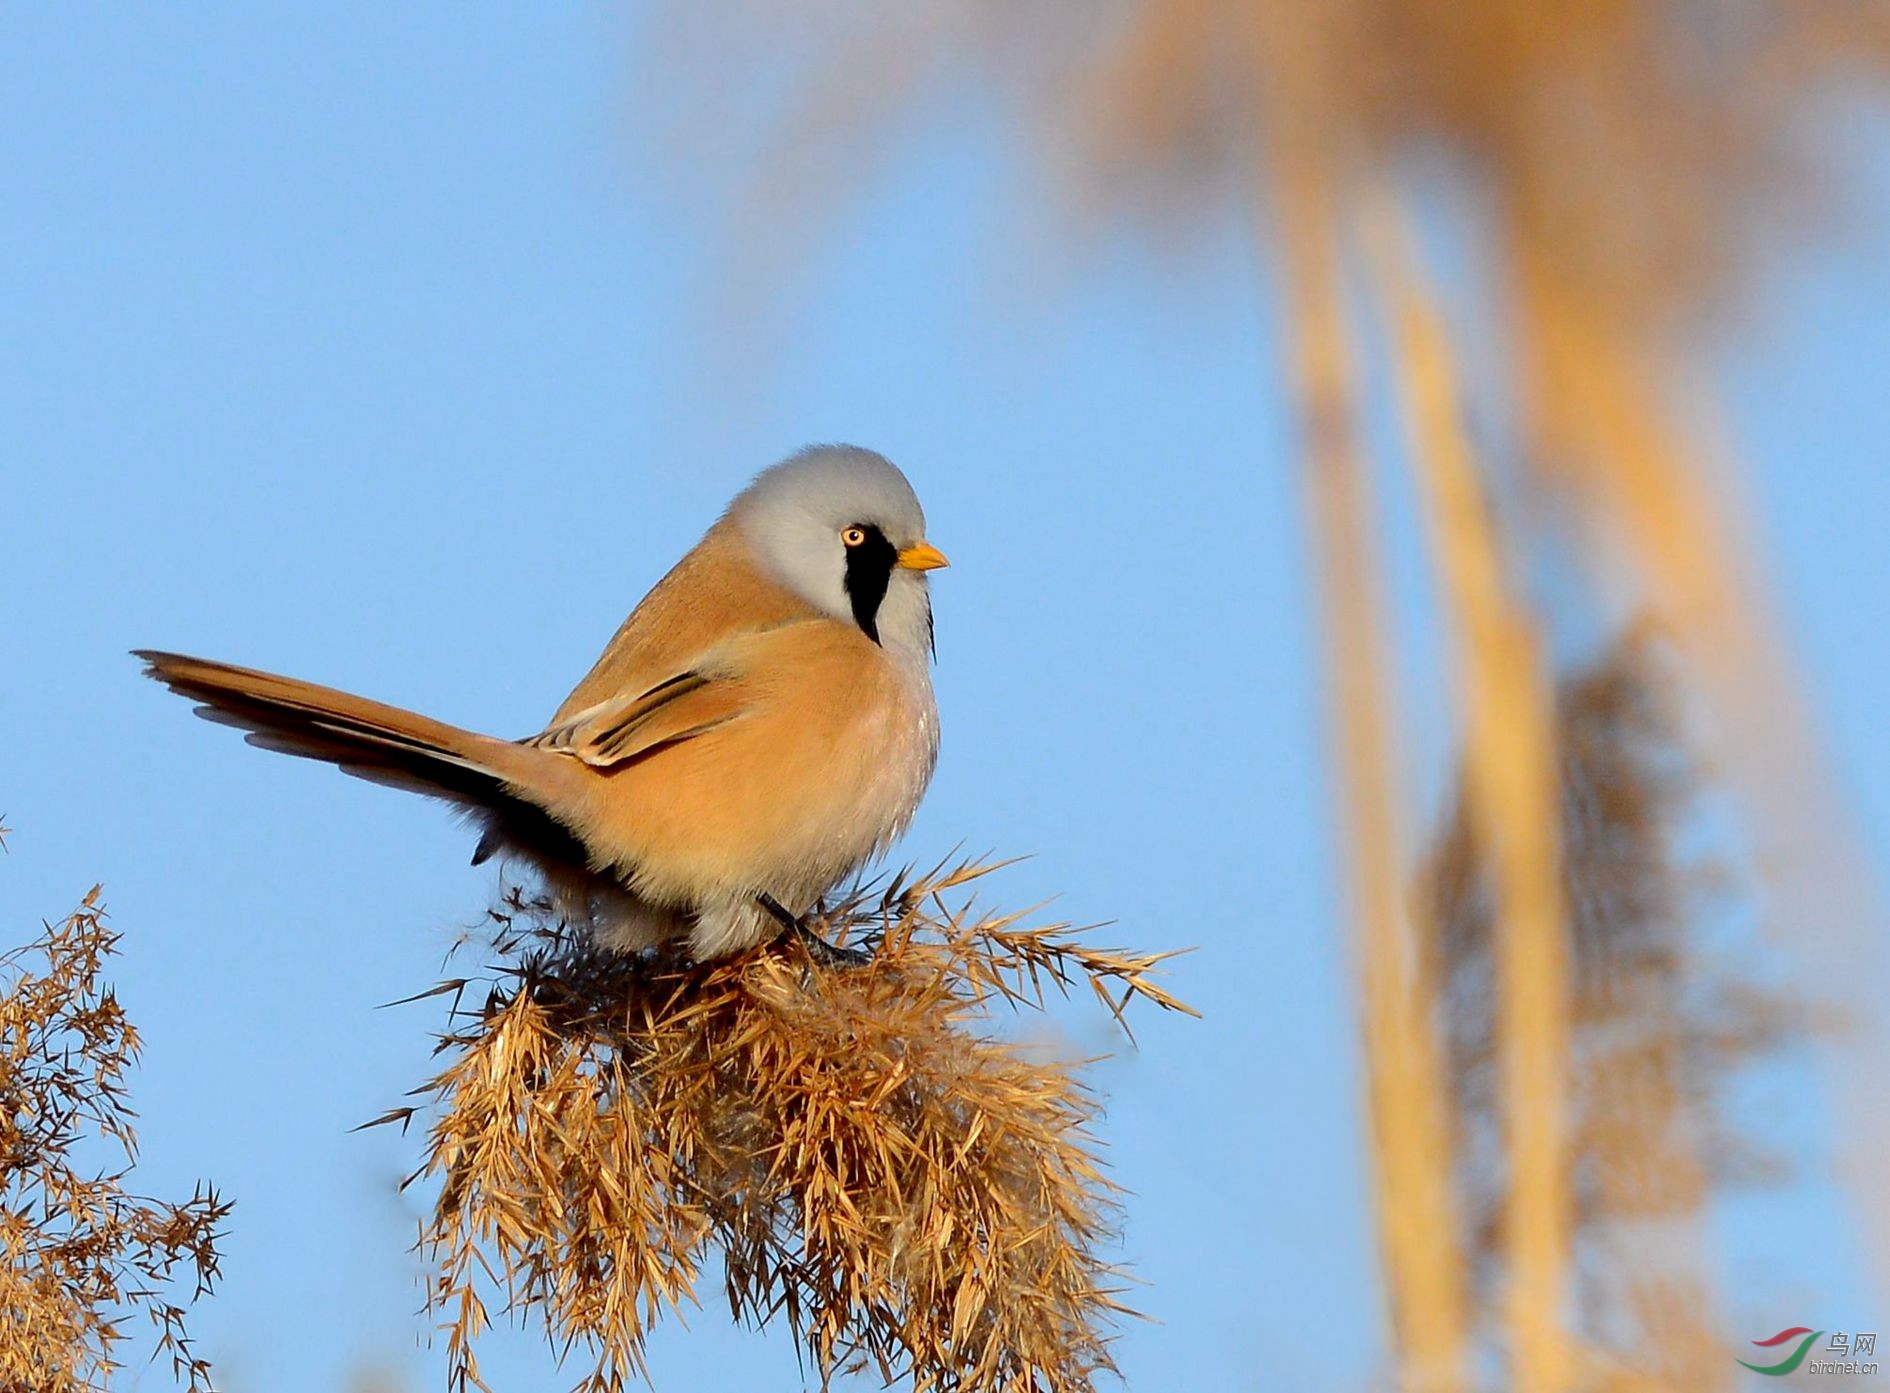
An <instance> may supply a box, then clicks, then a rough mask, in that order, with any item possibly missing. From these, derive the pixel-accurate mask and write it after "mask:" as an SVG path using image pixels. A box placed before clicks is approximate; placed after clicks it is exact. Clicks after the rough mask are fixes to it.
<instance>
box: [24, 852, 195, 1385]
mask: <svg viewBox="0 0 1890 1393" xmlns="http://www.w3.org/2000/svg"><path fill="white" fill-rule="evenodd" d="M99 894H100V892H99V888H98V887H97V886H94V887H93V888H92V890H91V891H90V893H88V894H87V895H86V896H85V898H84V900H83V901H82V903H81V905H80V907H79V909H78V910H77V911H75V912H74V913H73V914H71V915H70V916H68V917H67V918H66V919H64V920H62V921H60V922H59V923H57V924H48V925H46V926H45V927H44V929H43V932H42V933H41V934H40V936H39V937H38V938H37V939H35V940H34V941H33V942H31V943H29V944H27V945H25V946H24V947H21V948H17V949H14V950H13V951H12V952H9V953H7V954H6V955H5V956H4V957H0V1390H7V1393H12V1391H13V1390H20V1391H21V1393H25V1390H29V1389H30V1390H32V1393H80V1391H81V1390H93V1389H101V1388H103V1387H104V1386H105V1384H106V1381H107V1380H108V1378H109V1376H110V1375H111V1374H112V1372H113V1371H114V1370H116V1369H118V1368H120V1367H122V1361H121V1360H120V1358H119V1355H120V1352H121V1350H122V1348H123V1347H124V1345H125V1342H126V1341H128V1340H130V1339H131V1338H132V1335H131V1332H130V1331H128V1330H126V1329H125V1326H126V1324H127V1322H128V1321H131V1320H134V1319H135V1318H136V1317H138V1316H139V1315H142V1316H143V1317H144V1318H145V1320H147V1321H148V1322H149V1323H150V1330H151V1343H152V1345H153V1346H154V1348H153V1351H152V1353H153V1356H154V1357H156V1356H158V1355H168V1356H169V1360H170V1364H171V1370H172V1373H173V1375H174V1376H175V1377H176V1378H177V1379H178V1380H179V1381H180V1382H182V1383H184V1384H185V1385H186V1386H188V1387H189V1388H190V1389H191V1390H193V1393H196V1391H197V1390H208V1389H209V1388H210V1387H211V1380H210V1368H209V1365H208V1364H207V1363H206V1362H205V1361H204V1360H203V1359H201V1358H200V1357H199V1356H198V1355H197V1354H196V1353H195V1351H194V1349H193V1348H192V1346H191V1343H190V1338H189V1333H188V1330H187V1328H186V1324H185V1316H186V1307H187V1306H188V1305H189V1303H190V1302H192V1301H194V1300H195V1299H196V1298H197V1297H199V1296H202V1295H204V1294H205V1293H207V1292H208V1291H209V1290H210V1289H211V1287H212V1285H213V1284H214V1282H215V1280H216V1277H217V1274H218V1253H217V1243H218V1239H219V1237H220V1232H221V1228H222V1225H223V1221H224V1219H225V1218H226V1217H227V1216H228V1214H229V1210H230V1206H229V1205H228V1204H226V1203H225V1202H223V1201H222V1200H220V1199H219V1198H218V1197H217V1195H216V1192H215V1191H214V1190H211V1189H209V1188H208V1187H203V1186H200V1187H199V1188H198V1189H197V1190H196V1191H195V1192H194V1193H193V1194H192V1195H191V1197H190V1199H188V1200H186V1201H184V1202H183V1203H181V1204H173V1203H167V1202H165V1201H161V1200H153V1199H147V1198H144V1197H141V1196H138V1195H136V1194H133V1193H131V1192H129V1191H127V1190H126V1188H125V1185H126V1182H127V1181H128V1179H129V1177H130V1174H131V1171H132V1168H133V1166H134V1164H135V1162H136V1159H137V1138H136V1134H135V1132H134V1131H133V1128H132V1117H133V1114H132V1111H131V1108H130V1106H129V1102H128V1099H127V1093H126V1088H125V1072H126V1070H127V1069H128V1068H129V1066H130V1065H131V1064H132V1063H133V1062H135V1060H136V1059H137V1055H138V1048H139V1046H138V1034H137V1031H136V1029H135V1028H134V1027H133V1026H132V1024H131V1022H130V1020H129V1019H128V1018H127V1016H126V1015H125V1012H124V1009H123V1008H122V1007H121V1006H120V1005H119V1003H118V1000H117V998H116V996H115V995H114V994H113V993H112V990H111V988H110V987H109V986H107V985H106V984H105V983H104V981H103V971H104V968H105V966H106V964H107V962H108V961H109V959H110V958H111V957H112V955H113V954H114V953H115V952H116V951H117V945H118V935H117V934H116V933H115V932H113V931H112V930H111V929H109V928H107V927H106V925H105V913H104V910H103V909H102V908H101V907H100V900H99ZM97 1141H104V1142H105V1143H107V1144H108V1146H109V1147H110V1148H111V1149H113V1150H115V1151H116V1152H117V1153H118V1154H119V1157H120V1163H119V1164H118V1165H117V1166H116V1167H115V1168H108V1169H107V1170H105V1171H104V1172H102V1173H97V1172H94V1171H93V1170H92V1169H90V1167H89V1165H88V1168H87V1169H84V1170H81V1169H80V1164H81V1163H80V1161H79V1160H78V1159H77V1157H76V1156H75V1152H78V1151H84V1152H85V1153H86V1154H87V1156H88V1157H93V1158H95V1156H96V1152H95V1150H94V1149H93V1148H94V1143H95V1142H97ZM186 1282H188V1283H189V1289H188V1292H187V1294H185V1295H182V1296H180V1297H175V1298H174V1297H173V1295H172V1293H174V1292H177V1291H179V1290H180V1289H181V1288H182V1287H183V1284H184V1283H186Z"/></svg>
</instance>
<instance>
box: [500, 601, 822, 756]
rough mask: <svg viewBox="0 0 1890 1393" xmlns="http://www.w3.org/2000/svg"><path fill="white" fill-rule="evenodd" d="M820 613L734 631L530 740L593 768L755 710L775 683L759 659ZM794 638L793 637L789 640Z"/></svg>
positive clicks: (672, 742)
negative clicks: (758, 669)
mask: <svg viewBox="0 0 1890 1393" xmlns="http://www.w3.org/2000/svg"><path fill="white" fill-rule="evenodd" d="M803 624H810V625H823V626H824V624H825V621H821V620H801V621H798V622H796V623H790V624H782V625H769V626H767V627H765V628H761V629H756V630H751V631H749V632H746V633H740V634H734V635H731V636H729V637H728V638H725V639H724V640H723V641H721V642H720V643H717V644H715V645H713V646H711V647H710V648H709V649H707V650H706V651H704V652H702V653H699V654H697V655H696V657H695V658H694V660H692V661H690V662H689V663H687V664H685V665H683V666H682V668H681V670H680V671H677V672H675V673H672V674H671V675H670V676H668V677H665V678H663V679H662V680H661V681H658V682H655V683H652V684H650V685H649V686H647V687H644V686H641V684H639V687H640V688H641V689H640V690H635V691H631V692H626V693H625V694H623V695H621V696H616V697H610V698H607V699H605V700H603V701H600V702H597V703H595V704H594V705H592V706H589V707H586V708H585V709H583V710H581V711H577V712H574V713H572V714H571V715H570V717H569V718H568V719H566V720H563V721H560V722H558V723H557V724H555V725H553V726H552V727H551V728H550V729H548V730H546V731H545V732H543V733H542V734H540V735H535V736H533V737H532V738H531V739H530V740H528V741H526V742H525V743H526V744H529V745H534V746H537V747H538V748H541V749H547V750H555V751H557V752H559V753H561V754H569V755H575V756H576V757H577V758H579V759H581V760H583V761H584V762H585V763H586V764H589V765H591V766H593V767H594V768H599V769H607V768H610V767H611V766H613V765H618V764H623V763H625V762H626V761H629V760H633V759H636V758H638V757H639V756H641V755H646V754H649V753H651V752H653V751H655V750H658V749H661V748H664V747H666V746H670V745H676V744H680V743H681V742H683V741H685V740H693V739H695V738H696V737H697V736H699V735H704V734H706V733H707V732H709V731H711V730H714V729H716V728H717V727H718V726H723V725H726V724H728V723H729V722H730V721H734V720H739V719H741V718H742V717H743V716H746V715H749V714H751V713H753V712H754V710H755V709H756V707H757V706H758V705H759V704H760V703H761V702H762V701H764V700H765V699H766V694H767V693H768V692H769V691H770V690H771V689H772V687H773V685H774V684H771V683H769V682H767V681H757V680H755V679H756V673H755V666H756V664H757V662H760V663H761V664H763V665H765V664H766V663H768V662H769V661H773V660H774V659H773V654H774V653H775V651H776V650H775V645H776V644H777V643H778V642H779V641H780V640H781V639H783V638H786V637H788V636H787V635H786V634H784V633H783V630H787V629H795V628H799V627H800V626H801V625H803ZM790 642H791V639H790Z"/></svg>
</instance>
